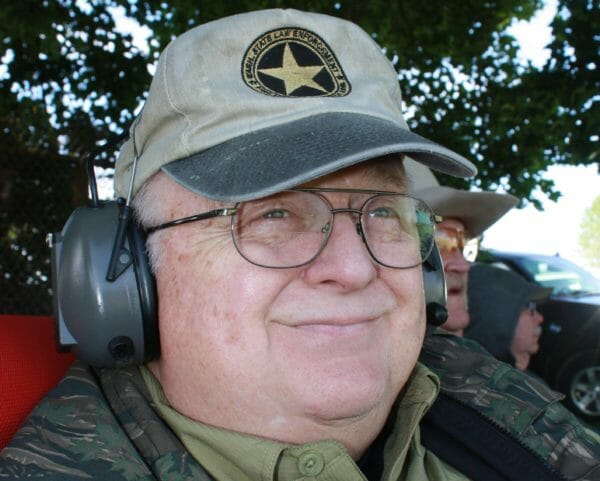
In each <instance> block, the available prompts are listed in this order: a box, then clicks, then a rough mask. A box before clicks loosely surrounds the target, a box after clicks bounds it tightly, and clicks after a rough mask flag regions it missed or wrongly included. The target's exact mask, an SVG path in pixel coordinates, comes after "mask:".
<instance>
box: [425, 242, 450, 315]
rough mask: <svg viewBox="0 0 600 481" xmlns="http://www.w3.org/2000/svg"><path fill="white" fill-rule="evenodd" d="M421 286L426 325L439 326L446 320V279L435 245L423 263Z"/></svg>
mask: <svg viewBox="0 0 600 481" xmlns="http://www.w3.org/2000/svg"><path fill="white" fill-rule="evenodd" d="M423 284H424V286H425V305H426V308H427V323H428V324H430V325H432V326H441V325H442V324H443V323H444V322H446V320H447V319H448V310H447V309H446V278H445V276H444V264H443V262H442V257H441V256H440V251H439V249H438V247H437V245H436V244H435V243H434V244H433V250H432V251H431V254H429V257H428V258H427V259H426V260H425V262H423Z"/></svg>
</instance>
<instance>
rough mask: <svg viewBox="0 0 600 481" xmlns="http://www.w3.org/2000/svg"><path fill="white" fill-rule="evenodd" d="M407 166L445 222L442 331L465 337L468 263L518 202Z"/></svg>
mask: <svg viewBox="0 0 600 481" xmlns="http://www.w3.org/2000/svg"><path fill="white" fill-rule="evenodd" d="M405 165H406V170H407V173H408V176H409V177H410V179H411V182H412V191H413V192H414V193H415V195H416V196H417V197H419V198H420V199H423V200H424V201H425V202H426V203H427V205H429V206H430V207H431V208H432V209H433V211H434V212H435V213H436V214H437V215H440V216H442V218H443V220H442V222H440V223H438V224H437V225H436V243H437V245H438V248H439V249H440V254H441V256H442V261H443V263H444V273H445V275H446V288H447V295H448V298H447V304H446V307H447V309H448V320H447V321H446V322H445V323H444V324H443V325H442V328H444V329H446V330H447V331H450V332H452V333H453V334H456V335H457V336H462V335H463V331H464V329H465V328H466V327H467V326H468V325H469V311H468V300H467V286H468V281H469V263H470V262H473V261H474V260H475V258H476V257H477V249H478V240H479V239H478V238H479V237H480V236H481V235H482V234H483V233H484V232H485V230H486V229H487V228H488V227H490V226H492V225H493V224H494V223H495V222H496V221H498V220H499V219H500V218H501V217H502V216H503V215H504V214H506V213H507V212H508V211H509V210H510V209H512V208H513V207H514V206H515V205H517V203H518V202H519V200H518V199H517V198H516V197H514V196H512V195H510V194H501V193H495V192H471V191H467V190H460V189H454V188H452V187H446V186H442V185H440V183H439V182H438V180H437V179H436V177H435V176H434V174H433V173H432V172H431V170H430V169H428V168H427V167H426V166H424V165H422V164H419V163H417V162H414V161H411V160H410V159H407V160H406V162H405Z"/></svg>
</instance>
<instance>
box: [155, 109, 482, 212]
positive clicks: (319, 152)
mask: <svg viewBox="0 0 600 481" xmlns="http://www.w3.org/2000/svg"><path fill="white" fill-rule="evenodd" d="M397 152H402V153H407V154H409V155H410V156H411V157H412V158H413V159H415V160H417V161H419V162H421V163H423V164H425V165H427V166H428V167H431V168H432V169H435V170H439V171H440V172H444V173H447V174H450V175H454V176H458V177H471V176H473V175H475V174H476V172H477V169H476V168H475V166H474V165H473V164H472V163H471V162H469V161H468V160H467V159H465V158H464V157H462V156H460V155H458V154H456V153H455V152H452V151H451V150H449V149H446V148H445V147H442V146H441V145H438V144H436V143H435V142H432V141H430V140H427V139H425V138H424V137H421V136H419V135H417V134H415V133H413V132H410V131H409V130H406V129H405V128H402V127H401V126H399V125H397V124H395V123H393V122H390V121H388V120H384V119H381V118H377V117H373V116H369V115H363V114H356V113H347V112H335V113H324V114H318V115H314V116H310V117H306V118H302V119H299V120H295V121H292V122H288V123H284V124H279V125H277V126H274V127H270V128H265V129H261V130H256V131H254V132H250V133H247V134H244V135H241V136H239V137H236V138H233V139H231V140H229V141H226V142H223V143H221V144H218V145H216V146H214V147H211V148H210V149H207V150H205V151H202V152H198V153H196V154H194V155H191V156H189V157H186V158H183V159H180V160H176V161H173V162H171V163H169V164H166V165H164V166H163V167H162V170H163V171H165V172H166V173H167V174H168V175H169V176H171V177H172V178H173V179H174V180H175V181H177V182H178V183H180V184H181V185H183V186H184V187H186V188H188V189H189V190H191V191H193V192H196V193H197V194H200V195H202V196H205V197H208V198H211V199H215V200H228V201H243V200H248V199H254V198H258V197H264V196H267V195H270V194H273V193H275V192H279V191H281V190H284V189H289V188H292V187H295V186H298V185H300V184H303V183H305V182H308V181H310V180H313V179H315V178H318V177H321V176H323V175H326V174H328V173H331V172H335V171H337V170H339V169H342V168H344V167H348V166H350V165H354V164H356V163H359V162H362V161H364V160H367V159H371V158H374V157H379V156H383V155H387V154H391V153H397Z"/></svg>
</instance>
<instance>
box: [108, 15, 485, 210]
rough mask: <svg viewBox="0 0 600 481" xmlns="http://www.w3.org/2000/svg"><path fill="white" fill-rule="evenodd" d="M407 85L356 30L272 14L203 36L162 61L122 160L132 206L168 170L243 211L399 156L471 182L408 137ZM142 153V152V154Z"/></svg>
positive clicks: (441, 151)
mask: <svg viewBox="0 0 600 481" xmlns="http://www.w3.org/2000/svg"><path fill="white" fill-rule="evenodd" d="M401 108H402V98H401V94H400V89H399V85H398V76H397V73H396V71H395V70H394V68H393V66H392V64H391V63H390V61H389V60H388V59H387V57H386V56H385V55H384V54H383V53H382V51H381V49H380V48H379V46H378V45H377V44H376V43H375V42H374V41H373V40H372V38H371V37H370V36H369V35H368V34H367V33H366V32H364V31H363V30H362V29H360V28H359V27H358V26H357V25H355V24H353V23H351V22H348V21H345V20H342V19H339V18H335V17H331V16H328V15H322V14H317V13H306V12H301V11H297V10H262V11H256V12H251V13H245V14H241V15H235V16H232V17H227V18H223V19H221V20H217V21H214V22H210V23H206V24H204V25H201V26H199V27H196V28H193V29H191V30H189V31H188V32H186V33H184V34H183V35H181V36H180V37H178V38H176V39H175V40H174V41H172V42H171V43H170V44H169V45H168V46H167V48H166V49H165V50H164V51H163V53H162V54H161V56H160V58H159V61H158V64H157V67H156V73H155V75H154V78H153V80H152V83H151V85H150V90H149V94H148V99H147V100H146V103H145V105H144V108H143V109H142V112H141V113H140V115H139V116H138V118H137V119H136V121H135V122H134V123H133V125H132V127H131V129H130V134H131V135H130V139H129V140H128V141H127V142H126V143H125V144H124V146H123V148H122V149H121V152H120V154H119V157H118V160H117V165H116V172H115V191H116V193H117V195H119V196H126V195H127V193H128V189H129V185H130V182H131V179H132V165H133V161H134V157H135V155H134V154H137V167H136V172H135V177H134V181H133V183H132V192H133V194H135V192H137V190H138V189H139V187H140V186H141V185H142V184H143V183H144V182H145V181H146V180H148V178H149V177H150V176H152V175H153V174H154V173H156V172H157V171H159V170H160V169H162V170H163V171H164V172H166V173H167V174H168V175H170V176H171V177H172V178H173V179H174V180H176V181H177V182H179V183H180V184H182V185H183V186H185V187H187V188H188V189H190V190H192V191H193V192H196V193H198V194H200V195H203V196H206V197H209V198H212V199H217V200H230V201H241V200H247V199H252V198H257V197H263V196H265V195H269V194H272V193H274V192H278V191H281V190H283V189H286V188H291V187H294V186H297V185H299V184H302V183H305V182H308V181H310V180H312V179H315V178H318V177H321V176H323V175H325V174H328V173H330V172H334V171H336V170H339V169H342V168H344V167H347V166H350V165H353V164H356V163H359V162H362V161H364V160H367V159H370V158H374V157H379V156H382V155H386V154H391V153H396V152H406V153H409V154H410V155H411V157H412V158H414V159H416V160H417V161H419V162H423V163H424V164H426V165H428V166H430V167H431V168H433V169H437V170H440V171H442V172H446V173H448V174H451V175H456V176H463V177H467V176H472V175H474V174H475V173H476V169H475V167H474V166H473V164H471V163H470V162H469V161H468V160H467V159H465V158H464V157H462V156H460V155H458V154H456V153H455V152H452V151H451V150H449V149H447V148H445V147H442V146H441V145H438V144H436V143H434V142H432V141H430V140H428V139H425V138H423V137H421V136H419V135H416V134H414V133H412V132H410V131H409V130H408V127H407V124H406V122H405V121H404V118H403V116H402V111H401ZM134 144H135V145H134Z"/></svg>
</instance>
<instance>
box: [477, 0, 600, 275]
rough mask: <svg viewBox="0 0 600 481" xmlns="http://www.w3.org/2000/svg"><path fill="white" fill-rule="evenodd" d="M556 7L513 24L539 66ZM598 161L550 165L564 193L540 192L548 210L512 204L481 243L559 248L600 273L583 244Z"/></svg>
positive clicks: (598, 180) (599, 176)
mask: <svg viewBox="0 0 600 481" xmlns="http://www.w3.org/2000/svg"><path fill="white" fill-rule="evenodd" d="M555 11H556V1H548V2H547V3H546V7H545V8H544V9H543V10H542V12H541V13H540V14H539V15H537V16H536V17H535V18H534V19H532V21H531V22H519V23H518V24H515V25H514V26H513V27H512V29H513V30H512V33H513V35H514V36H515V37H516V38H517V39H518V40H519V41H520V44H521V55H522V56H523V58H524V59H530V60H531V61H532V62H533V63H534V64H536V65H538V66H542V65H543V64H544V62H545V60H546V58H547V57H548V52H547V51H546V50H545V49H544V47H545V45H547V44H548V43H549V42H550V40H551V31H550V29H549V27H548V24H549V22H550V21H551V19H552V17H553V16H554V13H555ZM598 167H599V166H598V164H596V165H591V166H578V167H576V166H563V165H555V166H552V167H550V168H549V169H548V171H547V173H545V174H544V177H546V178H548V179H552V180H553V181H554V182H555V185H556V189H557V190H558V191H559V192H561V193H562V197H561V198H560V199H559V200H558V201H557V202H553V201H551V200H548V199H547V198H545V196H542V195H541V194H540V197H539V198H540V199H545V200H543V202H542V203H543V207H544V211H543V212H540V211H538V210H537V209H536V208H535V207H533V206H531V205H530V206H528V207H526V208H524V209H512V210H511V211H510V212H508V213H507V214H506V215H505V216H504V217H502V218H501V219H500V220H499V221H498V222H497V223H496V224H494V225H493V226H492V227H490V228H489V229H488V230H487V231H486V232H485V234H484V237H483V241H482V246H483V247H485V248H493V249H499V250H506V251H512V252H531V253H538V254H550V255H554V254H559V255H560V256H561V257H564V258H566V259H568V260H570V261H573V262H575V263H576V264H579V265H580V266H581V267H583V268H584V269H586V270H588V271H590V272H592V273H593V274H594V275H595V276H596V277H598V278H599V279H600V269H597V268H593V267H592V266H591V265H590V263H589V261H588V260H587V259H585V257H584V256H583V255H582V253H581V250H580V247H579V233H580V225H581V221H582V219H583V215H584V212H585V210H586V209H588V208H589V207H590V206H591V205H592V202H593V201H594V199H595V198H596V197H597V196H599V195H600V173H599V171H598Z"/></svg>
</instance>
